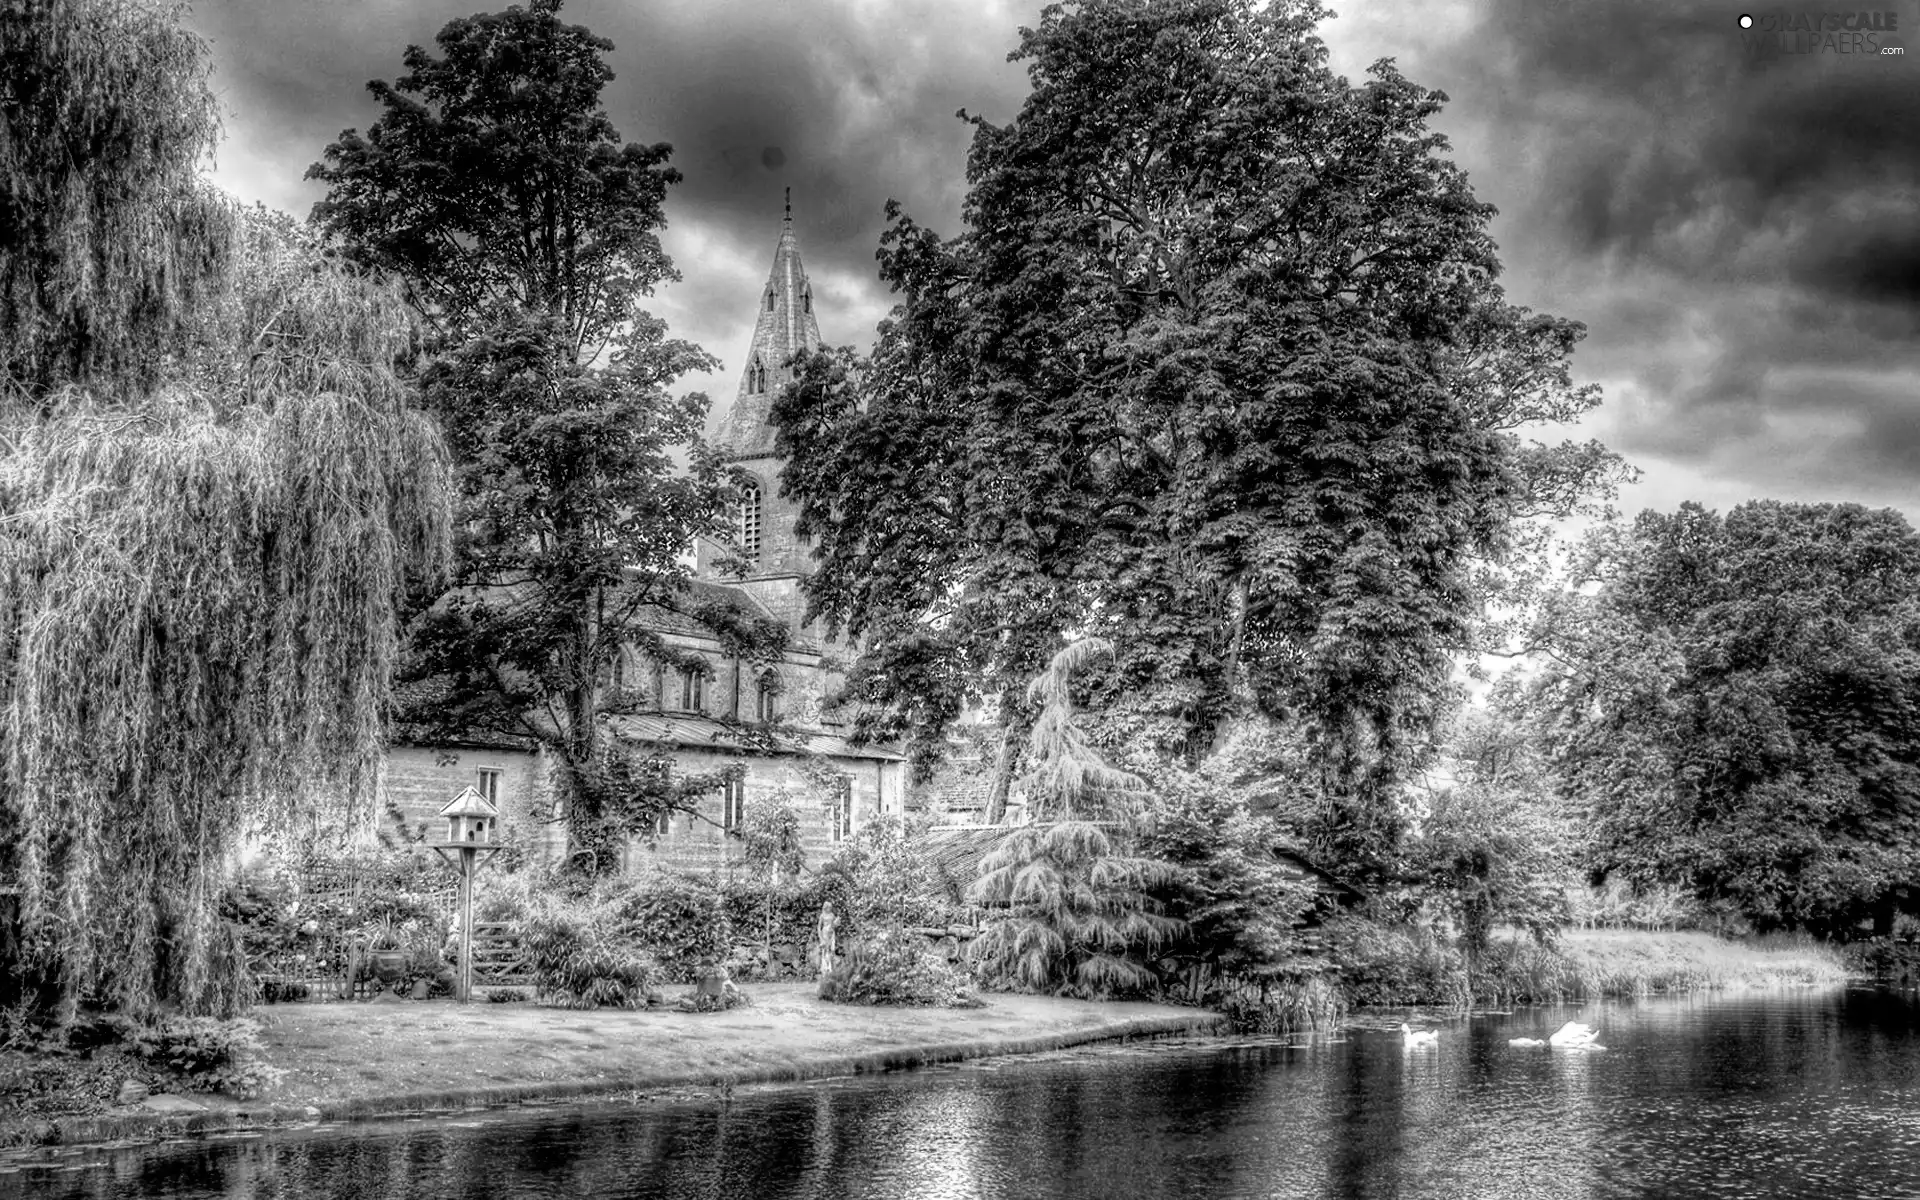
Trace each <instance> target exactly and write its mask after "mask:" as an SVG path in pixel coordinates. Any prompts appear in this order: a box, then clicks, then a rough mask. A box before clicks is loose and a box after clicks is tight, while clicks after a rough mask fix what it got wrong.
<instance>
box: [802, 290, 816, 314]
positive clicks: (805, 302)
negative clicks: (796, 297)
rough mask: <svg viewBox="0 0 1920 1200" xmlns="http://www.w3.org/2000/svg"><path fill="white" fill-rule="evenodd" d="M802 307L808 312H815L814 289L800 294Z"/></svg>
mask: <svg viewBox="0 0 1920 1200" xmlns="http://www.w3.org/2000/svg"><path fill="white" fill-rule="evenodd" d="M800 307H801V308H802V309H803V310H804V311H806V312H812V311H813V289H812V288H808V289H807V290H806V291H804V292H801V293H800Z"/></svg>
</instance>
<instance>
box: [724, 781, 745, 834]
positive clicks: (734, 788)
mask: <svg viewBox="0 0 1920 1200" xmlns="http://www.w3.org/2000/svg"><path fill="white" fill-rule="evenodd" d="M722 801H723V807H722V810H721V813H720V822H721V825H722V826H723V827H724V828H726V829H728V830H735V829H739V828H740V823H741V821H742V820H744V819H745V816H746V811H747V781H746V780H745V779H729V780H728V781H727V786H726V789H725V791H724V792H723V793H722Z"/></svg>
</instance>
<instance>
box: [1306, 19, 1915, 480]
mask: <svg viewBox="0 0 1920 1200" xmlns="http://www.w3.org/2000/svg"><path fill="white" fill-rule="evenodd" d="M1842 7H1844V8H1845V9H1846V10H1847V11H1851V10H1852V8H1853V7H1854V6H1851V5H1849V6H1842ZM1869 7H1877V8H1885V7H1886V6H1885V5H1875V6H1869ZM1792 10H1793V11H1795V12H1799V11H1802V10H1806V11H1814V12H1819V11H1824V9H1823V8H1822V6H1819V5H1811V4H1809V5H1795V6H1792ZM1443 11H1444V14H1445V16H1444V19H1442V20H1440V21H1437V22H1432V23H1429V24H1428V27H1427V28H1426V29H1425V30H1424V31H1423V32H1422V33H1421V34H1420V35H1419V36H1418V38H1416V39H1414V40H1413V41H1412V42H1411V49H1410V50H1409V51H1407V52H1403V53H1401V54H1400V60H1401V61H1400V65H1401V68H1402V69H1403V70H1404V71H1405V72H1406V73H1407V74H1408V75H1409V76H1410V77H1412V78H1413V79H1415V80H1416V81H1419V82H1422V83H1425V84H1427V85H1428V86H1438V87H1440V88H1442V89H1443V90H1445V91H1446V92H1447V93H1448V94H1449V96H1450V97H1451V101H1452V102H1451V104H1450V105H1449V109H1448V111H1447V113H1446V114H1445V115H1444V116H1443V118H1442V119H1441V122H1440V123H1441V125H1442V127H1443V128H1444V129H1445V130H1447V131H1448V132H1449V133H1450V134H1451V136H1452V139H1453V143H1454V145H1455V147H1456V150H1457V152H1458V157H1459V158H1460V160H1461V161H1462V163H1463V164H1464V165H1465V166H1466V167H1467V168H1468V170H1469V173H1470V175H1471V177H1472V178H1473V179H1474V180H1475V182H1476V185H1477V186H1478V187H1479V190H1480V191H1481V193H1482V196H1483V198H1486V199H1489V200H1491V201H1493V202H1494V203H1495V204H1496V205H1497V206H1498V207H1499V208H1500V210H1501V216H1500V218H1499V219H1498V220H1497V221H1496V224H1495V233H1496V236H1497V237H1498V238H1499V240H1500V243H1501V246H1502V253H1503V257H1504V258H1505V260H1506V262H1507V264H1508V268H1509V270H1508V275H1507V287H1508V290H1509V292H1510V294H1512V296H1513V297H1514V298H1515V299H1516V300H1519V301H1521V302H1523V303H1527V304H1530V305H1534V306H1536V307H1540V308H1543V309H1546V310H1548V311H1553V312H1558V313H1562V314H1564V315H1567V316H1571V317H1575V318H1577V319H1580V320H1583V321H1585V322H1587V324H1588V326H1589V329H1590V337H1589V339H1588V341H1587V342H1586V343H1585V345H1584V347H1583V349H1582V350H1581V352H1580V354H1579V356H1578V358H1577V365H1578V368H1579V369H1580V371H1581V373H1582V374H1583V375H1585V376H1586V377H1588V378H1591V379H1595V380H1598V381H1600V382H1602V383H1603V384H1604V385H1606V387H1607V390H1608V392H1609V394H1610V402H1609V404H1608V406H1607V408H1606V409H1605V410H1603V415H1602V417H1601V418H1600V419H1599V420H1598V421H1597V423H1596V428H1595V432H1597V433H1598V434H1599V435H1600V436H1602V437H1603V438H1605V439H1606V440H1607V441H1608V442H1609V443H1610V444H1612V445H1614V446H1615V447H1616V448H1619V449H1621V450H1623V451H1625V452H1627V453H1629V454H1630V455H1634V456H1636V457H1639V458H1641V459H1643V460H1645V461H1646V462H1648V463H1649V464H1658V466H1659V468H1660V472H1661V473H1664V474H1666V475H1667V476H1668V477H1667V478H1666V479H1663V480H1660V481H1659V486H1658V487H1657V488H1656V489H1654V491H1653V493H1651V494H1653V495H1657V496H1658V502H1659V503H1662V504H1667V503H1671V502H1673V501H1675V500H1677V499H1681V498H1685V494H1684V492H1683V491H1680V490H1678V489H1677V488H1676V487H1675V483H1676V481H1675V480H1674V479H1673V478H1672V475H1673V473H1675V472H1679V473H1682V474H1684V475H1689V476H1691V477H1692V478H1693V481H1694V482H1696V483H1698V484H1699V485H1700V487H1701V490H1702V492H1703V493H1704V494H1709V495H1714V496H1718V497H1721V498H1725V497H1726V496H1727V495H1728V494H1729V493H1735V494H1737V493H1738V492H1740V491H1741V490H1742V489H1749V490H1750V491H1751V493H1752V494H1762V495H1767V494H1770V495H1778V496H1782V497H1783V498H1802V499H1813V498H1833V499H1859V500H1863V501H1866V502H1869V503H1893V504H1898V505H1901V506H1904V507H1906V508H1907V509H1908V511H1909V512H1912V513H1915V514H1916V515H1920V504H1916V497H1920V487H1916V484H1920V478H1916V476H1920V337H1917V336H1916V335H1920V61H1910V60H1908V59H1906V58H1899V57H1881V56H1877V55H1857V54H1856V55H1840V54H1834V53H1819V54H1793V53H1788V54H1780V53H1775V54H1763V53H1755V52H1754V51H1755V50H1757V49H1764V48H1765V47H1764V45H1763V44H1761V43H1749V42H1748V41H1747V40H1746V39H1745V38H1744V37H1743V35H1742V32H1741V30H1740V29H1739V27H1738V25H1737V22H1736V18H1737V16H1738V13H1739V9H1738V8H1736V7H1732V6H1728V5H1725V4H1720V3H1699V2H1695V0H1689V2H1681V3H1671V4H1658V5H1655V4H1647V3H1644V2H1641V0H1582V2H1581V3H1558V2H1547V0H1487V2H1484V3H1475V4H1470V5H1468V4H1453V5H1449V6H1447V7H1446V8H1445V9H1444V10H1443ZM1751 11H1755V12H1760V11H1765V12H1773V11H1775V10H1773V9H1766V10H1758V9H1755V10H1751ZM1836 11H1838V9H1837V8H1836ZM1899 21H1900V23H1901V34H1902V35H1903V36H1910V32H1909V30H1908V26H1909V25H1914V24H1920V17H1917V16H1916V14H1915V13H1914V12H1913V11H1912V9H1911V7H1907V8H1905V10H1904V11H1902V12H1901V13H1900V15H1899ZM1337 26H1338V23H1336V26H1335V30H1334V31H1333V32H1332V33H1331V35H1330V36H1331V38H1332V39H1333V40H1335V41H1336V44H1337V45H1338V40H1339V37H1340V34H1339V32H1338V29H1337ZM1367 33H1368V34H1369V35H1370V36H1371V38H1372V39H1373V40H1375V41H1377V42H1379V43H1381V45H1380V49H1379V50H1378V51H1376V53H1383V52H1394V51H1395V49H1396V48H1397V43H1399V42H1400V41H1401V40H1402V39H1401V35H1400V34H1399V33H1398V32H1397V31H1396V30H1395V29H1394V28H1392V27H1391V26H1390V25H1388V24H1386V23H1385V22H1382V21H1377V20H1376V21H1374V22H1373V23H1371V24H1370V25H1368V26H1367ZM1881 40H1886V39H1884V38H1882V39H1881ZM1916 57H1917V58H1920V56H1916Z"/></svg>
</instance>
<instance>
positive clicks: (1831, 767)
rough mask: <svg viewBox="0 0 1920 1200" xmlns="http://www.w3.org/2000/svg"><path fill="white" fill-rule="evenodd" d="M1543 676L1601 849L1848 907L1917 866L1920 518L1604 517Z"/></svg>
mask: <svg viewBox="0 0 1920 1200" xmlns="http://www.w3.org/2000/svg"><path fill="white" fill-rule="evenodd" d="M1583 571H1584V573H1585V574H1586V576H1587V577H1589V578H1591V579H1596V580H1598V581H1600V587H1599V590H1598V592H1597V593H1596V594H1593V595H1591V596H1586V597H1583V596H1575V597H1570V598H1569V602H1568V604H1567V606H1566V607H1565V608H1564V609H1563V610H1561V611H1560V612H1559V613H1558V614H1556V617H1555V623H1554V625H1553V626H1552V627H1551V628H1550V629H1549V630H1548V631H1547V637H1546V638H1545V639H1544V640H1545V643H1546V644H1548V645H1549V646H1550V647H1551V651H1552V654H1553V656H1554V662H1553V664H1552V667H1551V669H1550V670H1548V671H1547V672H1546V673H1545V674H1544V675H1543V676H1542V678H1541V679H1540V680H1539V681H1538V682H1537V683H1536V685H1535V692H1534V699H1535V702H1536V709H1537V710H1538V711H1540V712H1541V713H1543V714H1544V715H1543V718H1542V726H1541V728H1542V730H1543V737H1544V744H1545V745H1546V746H1547V747H1548V748H1549V750H1550V751H1551V753H1552V756H1553V762H1554V765H1555V768H1556V771H1557V773H1558V775H1559V780H1560V785H1561V787H1562V788H1563V789H1564V791H1565V793H1566V794H1567V796H1568V797H1569V798H1570V799H1572V800H1576V801H1578V802H1579V803H1581V804H1582V805H1584V806H1585V808H1586V810H1587V812H1588V818H1589V822H1590V830H1589V836H1590V838H1591V849H1590V854H1591V866H1592V867H1593V868H1594V869H1595V870H1596V871H1598V872H1618V873H1621V874H1624V875H1626V876H1628V877H1629V878H1631V879H1633V880H1635V881H1637V882H1680V883H1684V884H1687V885H1689V886H1691V887H1692V888H1693V889H1694V890H1695V892H1696V893H1697V894H1698V895H1699V896H1700V897H1701V898H1702V899H1703V900H1706V901H1708V902H1715V901H1719V902H1724V903H1730V904H1731V905H1733V906H1734V907H1736V908H1737V909H1738V910H1739V911H1741V912H1743V913H1745V914H1746V915H1747V916H1748V917H1749V918H1750V919H1752V920H1754V921H1755V922H1757V923H1759V924H1762V925H1775V926H1778V925H1804V926H1814V927H1820V928H1832V927H1836V926H1839V925H1843V924H1846V923H1850V922H1851V921H1853V920H1856V919H1858V918H1860V917H1861V916H1863V915H1864V914H1866V913H1867V912H1869V911H1871V910H1873V909H1875V908H1877V907H1880V906H1883V905H1887V904H1891V903H1894V902H1896V901H1898V900H1899V898H1900V895H1899V894H1900V890H1901V889H1903V888H1905V887H1907V886H1908V885H1910V884H1911V881H1912V880H1913V879H1914V878H1915V870H1916V867H1920V535H1916V533H1915V532H1914V530H1913V529H1912V527H1911V526H1909V525H1908V523H1907V522H1906V520H1905V519H1904V518H1902V517H1901V516H1900V515H1899V514H1898V513H1896V512H1894V511H1892V510H1890V509H1883V510H1879V511H1871V510H1868V509H1865V508H1862V507H1860V506H1858V505H1849V504H1783V503H1778V502H1774V501H1761V502H1754V503H1751V504H1743V505H1741V506H1739V507H1737V508H1735V509H1733V510H1732V511H1731V512H1729V513H1728V514H1727V515H1726V516H1725V517H1724V518H1722V517H1720V516H1719V515H1717V514H1714V513H1711V512H1708V511H1706V510H1705V509H1703V508H1701V507H1700V506H1698V505H1693V504H1689V505H1685V506H1683V507H1682V508H1681V509H1680V511H1678V512H1677V513H1672V514H1662V513H1653V512H1648V513H1643V514H1642V515H1641V516H1640V518H1639V519H1638V520H1637V521H1636V522H1634V523H1633V525H1632V526H1631V527H1629V528H1607V529H1604V530H1602V531H1600V532H1598V533H1596V534H1595V535H1594V536H1593V537H1592V538H1591V540H1590V542H1589V543H1588V545H1587V548H1586V558H1585V560H1584V563H1583Z"/></svg>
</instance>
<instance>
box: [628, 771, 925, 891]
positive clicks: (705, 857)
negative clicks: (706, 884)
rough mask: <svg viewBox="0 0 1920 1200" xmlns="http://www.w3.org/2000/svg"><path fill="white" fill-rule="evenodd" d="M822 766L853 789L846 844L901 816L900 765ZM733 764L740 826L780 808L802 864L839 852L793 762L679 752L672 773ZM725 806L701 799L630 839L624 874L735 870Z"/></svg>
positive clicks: (734, 841) (737, 863)
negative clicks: (739, 790)
mask: <svg viewBox="0 0 1920 1200" xmlns="http://www.w3.org/2000/svg"><path fill="white" fill-rule="evenodd" d="M828 761H829V762H831V763H832V764H833V766H834V767H835V769H837V770H838V771H840V772H841V773H843V774H845V775H846V776H847V777H848V778H850V779H851V780H852V781H853V786H852V813H851V818H852V820H851V828H850V830H849V836H851V834H852V833H857V832H858V831H859V830H860V829H861V828H862V827H864V826H865V825H866V823H867V822H869V821H871V820H872V819H873V818H874V817H875V816H877V815H879V814H882V813H889V814H895V815H898V814H900V813H901V812H903V811H904V801H905V788H904V786H903V785H904V780H905V777H906V776H905V771H906V767H905V764H903V763H898V762H887V761H881V760H877V759H852V758H837V757H836V758H829V760H828ZM740 762H744V763H745V764H746V768H747V776H746V780H745V790H744V795H743V797H742V810H741V817H742V819H743V820H745V819H748V818H750V817H751V815H752V813H753V812H754V810H755V808H756V807H757V806H764V805H769V804H779V803H785V804H787V805H789V806H790V807H791V808H792V809H793V811H794V815H796V816H797V817H799V818H800V840H801V845H802V846H803V847H804V849H805V851H806V858H807V864H808V865H809V866H811V867H818V866H819V865H820V864H821V863H823V862H825V861H826V860H827V859H828V858H831V857H832V856H833V853H834V851H835V850H836V849H837V848H838V846H839V839H837V838H836V837H835V836H834V834H835V829H834V811H833V808H832V806H831V805H830V804H829V803H828V802H827V800H826V798H825V797H823V796H819V795H816V794H814V793H813V792H812V791H811V790H810V781H809V780H808V778H807V777H806V775H805V774H803V773H802V772H801V771H800V769H799V766H798V763H797V760H795V759H791V758H781V757H772V758H769V757H750V758H738V757H733V756H729V755H726V754H723V753H718V752H715V751H707V750H695V749H692V748H686V747H683V748H681V749H680V750H679V751H678V752H677V753H676V754H675V755H674V764H675V767H674V769H675V771H676V772H679V773H684V774H699V773H702V772H707V771H717V770H719V769H721V768H722V767H725V766H727V765H729V764H731V763H740ZM725 803H726V801H725V797H724V796H721V795H713V796H708V797H705V798H704V799H702V800H701V802H700V809H699V815H698V816H694V815H691V814H676V815H675V816H674V817H673V818H672V819H671V820H670V821H669V822H667V826H666V828H665V829H664V830H662V831H658V832H656V834H655V836H654V837H652V838H651V839H649V838H635V839H634V840H633V841H632V842H631V843H630V844H629V846H628V849H627V858H626V867H627V870H628V871H629V872H632V873H634V874H639V875H646V874H650V873H653V872H656V871H662V870H670V871H696V872H712V873H716V874H725V873H726V872H728V871H730V870H738V869H740V868H741V867H742V865H743V864H744V861H745V855H744V848H743V846H744V844H743V843H742V841H741V839H740V838H738V837H735V836H733V835H732V834H731V833H729V832H728V831H727V830H726V829H725V828H724V827H723V822H724V820H725Z"/></svg>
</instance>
